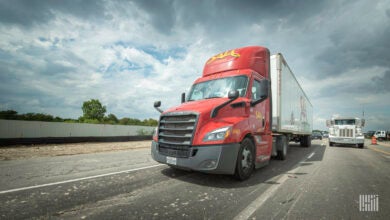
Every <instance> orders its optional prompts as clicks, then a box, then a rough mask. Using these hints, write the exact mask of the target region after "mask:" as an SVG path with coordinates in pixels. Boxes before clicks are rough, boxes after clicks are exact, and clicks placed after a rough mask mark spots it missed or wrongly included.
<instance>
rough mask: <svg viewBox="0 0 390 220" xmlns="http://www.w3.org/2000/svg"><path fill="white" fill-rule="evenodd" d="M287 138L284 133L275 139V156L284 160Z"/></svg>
mask: <svg viewBox="0 0 390 220" xmlns="http://www.w3.org/2000/svg"><path fill="white" fill-rule="evenodd" d="M287 145H288V143H287V138H286V136H284V135H281V136H278V137H277V139H276V146H277V148H276V149H277V158H278V159H279V160H285V159H286V157H287Z"/></svg>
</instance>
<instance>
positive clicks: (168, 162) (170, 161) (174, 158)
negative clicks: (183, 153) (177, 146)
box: [167, 157, 177, 165]
mask: <svg viewBox="0 0 390 220" xmlns="http://www.w3.org/2000/svg"><path fill="white" fill-rule="evenodd" d="M176 162H177V158H176V157H167V164H172V165H176Z"/></svg>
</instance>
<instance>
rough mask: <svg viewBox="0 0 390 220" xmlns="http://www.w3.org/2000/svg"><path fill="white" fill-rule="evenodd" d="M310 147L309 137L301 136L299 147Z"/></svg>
mask: <svg viewBox="0 0 390 220" xmlns="http://www.w3.org/2000/svg"><path fill="white" fill-rule="evenodd" d="M310 146H311V136H310V135H306V136H301V147H310Z"/></svg>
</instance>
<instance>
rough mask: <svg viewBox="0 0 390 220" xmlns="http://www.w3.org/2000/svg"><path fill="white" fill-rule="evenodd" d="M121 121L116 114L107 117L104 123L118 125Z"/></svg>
mask: <svg viewBox="0 0 390 220" xmlns="http://www.w3.org/2000/svg"><path fill="white" fill-rule="evenodd" d="M118 122H119V120H118V118H117V117H116V116H115V115H114V114H109V115H107V116H106V117H104V123H108V124H113V125H114V124H118Z"/></svg>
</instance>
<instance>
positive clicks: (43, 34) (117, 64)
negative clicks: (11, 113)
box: [0, 0, 390, 130]
mask: <svg viewBox="0 0 390 220" xmlns="http://www.w3.org/2000/svg"><path fill="white" fill-rule="evenodd" d="M249 45H258V46H265V47H267V48H269V50H270V51H271V54H275V53H279V52H280V53H282V54H283V55H284V57H285V59H286V60H287V63H288V65H289V66H290V68H291V69H292V71H293V72H294V74H295V76H296V78H297V79H298V81H299V82H300V84H301V86H302V88H303V89H304V91H305V92H306V94H307V96H308V97H309V99H310V101H311V103H312V105H313V123H314V125H313V128H314V129H320V130H326V126H325V120H326V119H329V118H331V117H332V116H335V115H340V116H354V117H362V115H363V112H364V117H365V119H366V127H365V130H378V129H386V130H390V98H389V97H390V86H389V85H390V1H388V0H374V1H370V0H327V1H312V0H306V1H304V0H300V1H298V0H274V1H255V0H253V1H245V0H241V1H236V0H192V1H190V0H143V1H141V0H140V1H125V0H123V1H108V0H107V1H105V0H67V1H54V0H0V110H8V109H13V110H15V111H17V112H18V113H28V112H34V113H45V114H51V115H53V116H59V117H62V118H78V117H80V116H82V114H83V113H82V110H81V106H82V104H83V102H84V101H87V100H90V99H99V100H100V102H101V103H102V104H103V105H105V106H106V107H107V113H112V114H114V115H116V116H117V117H118V118H122V117H130V118H138V119H146V118H154V119H158V118H159V113H158V112H157V111H156V110H155V109H154V108H153V103H154V101H156V100H160V101H161V102H162V107H161V108H162V109H168V108H169V107H173V106H175V105H178V104H180V95H181V93H182V92H188V89H189V88H190V86H191V84H192V82H193V81H194V80H195V79H196V78H198V77H199V76H201V73H202V70H203V66H204V64H205V62H206V61H207V59H209V58H210V57H211V56H213V55H215V54H218V53H220V52H223V51H226V50H229V49H234V48H238V47H243V46H249Z"/></svg>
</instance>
